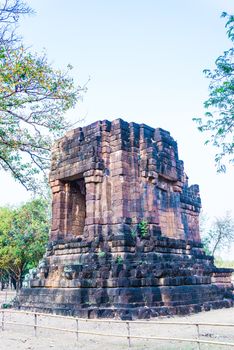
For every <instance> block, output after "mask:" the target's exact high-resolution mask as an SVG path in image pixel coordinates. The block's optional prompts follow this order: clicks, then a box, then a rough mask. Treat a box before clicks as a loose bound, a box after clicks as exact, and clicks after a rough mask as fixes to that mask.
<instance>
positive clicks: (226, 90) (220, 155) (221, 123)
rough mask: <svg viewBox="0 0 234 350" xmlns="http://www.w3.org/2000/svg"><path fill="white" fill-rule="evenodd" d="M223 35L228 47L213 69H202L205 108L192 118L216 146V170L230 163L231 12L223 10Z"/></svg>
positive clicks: (233, 112)
mask: <svg viewBox="0 0 234 350" xmlns="http://www.w3.org/2000/svg"><path fill="white" fill-rule="evenodd" d="M222 17H225V18H226V19H227V22H226V28H227V36H228V38H229V39H230V40H231V44H232V47H231V48H230V49H229V50H227V51H224V53H223V54H222V55H220V56H219V57H218V58H217V59H216V61H215V69H214V70H210V69H205V70H204V73H205V75H206V77H207V78H208V79H210V84H209V98H208V99H207V100H206V101H205V102H204V107H205V109H206V110H207V112H206V113H205V116H204V118H194V120H195V121H196V122H197V123H198V129H199V130H200V131H201V132H206V133H207V134H208V136H207V140H206V142H205V144H208V143H211V144H212V145H213V146H215V148H216V149H217V153H216V155H215V163H216V166H217V170H218V172H220V171H225V170H226V165H227V164H228V163H234V156H233V154H234V135H233V129H234V47H233V43H234V15H229V14H227V13H226V12H223V13H222Z"/></svg>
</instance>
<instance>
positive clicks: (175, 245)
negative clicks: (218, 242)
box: [19, 234, 233, 319]
mask: <svg viewBox="0 0 234 350" xmlns="http://www.w3.org/2000/svg"><path fill="white" fill-rule="evenodd" d="M99 238H101V237H99ZM231 274H232V270H231V269H218V268H216V267H215V266H214V264H213V258H212V257H210V256H207V255H205V253H204V251H203V249H202V245H201V244H200V243H195V242H188V241H184V240H175V239H169V238H166V237H154V236H153V235H149V236H148V237H140V236H139V235H138V236H135V237H132V236H131V234H122V235H119V236H115V237H114V238H113V237H112V238H110V239H109V241H105V240H102V239H99V240H96V241H95V240H94V241H92V242H90V243H88V242H85V241H83V240H73V241H70V242H62V241H59V242H54V243H53V244H52V245H51V246H50V248H49V250H48V251H47V257H46V258H45V261H44V263H43V264H42V265H41V267H40V269H39V271H38V273H37V276H35V278H34V279H33V280H32V281H31V288H26V289H23V290H22V291H21V293H20V295H19V303H20V308H21V309H30V310H36V311H43V312H54V313H59V314H64V315H75V316H79V317H85V318H96V317H105V318H107V317H116V318H121V319H138V318H150V317H157V316H166V315H175V314H181V315H182V314H188V313H191V312H199V311H203V310H210V309H216V308H222V307H231V306H233V296H232V291H233V286H232V284H231Z"/></svg>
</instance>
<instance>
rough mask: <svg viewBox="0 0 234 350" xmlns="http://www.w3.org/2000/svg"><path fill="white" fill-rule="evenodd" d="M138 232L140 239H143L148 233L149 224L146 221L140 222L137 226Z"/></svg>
mask: <svg viewBox="0 0 234 350" xmlns="http://www.w3.org/2000/svg"><path fill="white" fill-rule="evenodd" d="M138 226H139V230H140V234H141V237H143V238H144V237H145V236H146V235H147V233H148V231H149V224H148V222H147V221H146V220H142V221H141V222H140V223H139V224H138Z"/></svg>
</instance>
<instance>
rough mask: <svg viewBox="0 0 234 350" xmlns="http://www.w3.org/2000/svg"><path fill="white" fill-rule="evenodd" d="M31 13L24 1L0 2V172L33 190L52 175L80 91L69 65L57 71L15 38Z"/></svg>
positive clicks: (43, 55) (43, 57)
mask: <svg viewBox="0 0 234 350" xmlns="http://www.w3.org/2000/svg"><path fill="white" fill-rule="evenodd" d="M32 12H33V11H32V10H31V9H30V7H28V6H27V5H26V4H25V3H24V2H23V1H21V0H4V1H2V0H0V169H3V170H5V171H9V172H11V174H12V175H13V176H14V178H15V179H16V180H18V181H19V182H20V183H21V184H22V185H24V186H25V187H26V188H27V189H29V190H35V189H36V188H37V186H36V185H37V183H36V181H35V175H36V174H38V173H40V172H44V171H46V169H48V167H49V164H50V161H49V160H50V149H51V145H52V143H53V142H54V139H55V138H57V137H58V136H59V135H61V133H63V132H64V130H66V129H67V128H68V127H69V126H70V125H69V123H68V122H67V121H66V119H65V118H64V115H65V113H66V111H67V110H68V109H70V108H72V107H74V106H75V104H76V102H77V100H78V99H79V97H80V93H81V91H82V88H81V87H79V86H75V84H74V81H73V79H72V78H71V77H70V76H69V71H70V70H71V68H72V67H71V66H70V65H68V66H67V69H66V70H65V71H61V70H58V69H54V68H53V67H52V66H51V64H50V63H49V62H48V59H47V57H46V55H45V54H35V53H32V52H31V51H29V50H28V49H26V48H25V47H24V45H23V44H22V42H21V39H20V38H19V37H18V36H17V35H16V34H15V27H16V24H17V22H18V20H19V18H20V16H21V15H23V14H30V13H32Z"/></svg>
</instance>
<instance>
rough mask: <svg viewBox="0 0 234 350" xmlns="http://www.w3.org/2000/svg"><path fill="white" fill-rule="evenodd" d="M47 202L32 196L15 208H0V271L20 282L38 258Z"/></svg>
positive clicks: (44, 237)
mask: <svg viewBox="0 0 234 350" xmlns="http://www.w3.org/2000/svg"><path fill="white" fill-rule="evenodd" d="M48 213H49V211H48V204H47V202H46V201H44V200H42V199H35V200H33V201H31V202H28V203H26V204H24V205H22V206H21V207H19V208H16V209H12V208H6V207H3V208H0V271H1V273H2V275H3V276H4V275H6V274H8V275H9V276H10V277H11V278H12V279H13V280H15V281H16V282H17V285H18V287H19V286H20V284H21V280H22V277H23V276H24V275H25V274H26V273H27V272H28V271H29V269H31V268H33V267H35V266H37V264H38V262H39V260H40V259H41V258H42V256H43V254H44V252H45V247H46V243H47V241H48V233H49V215H48Z"/></svg>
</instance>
